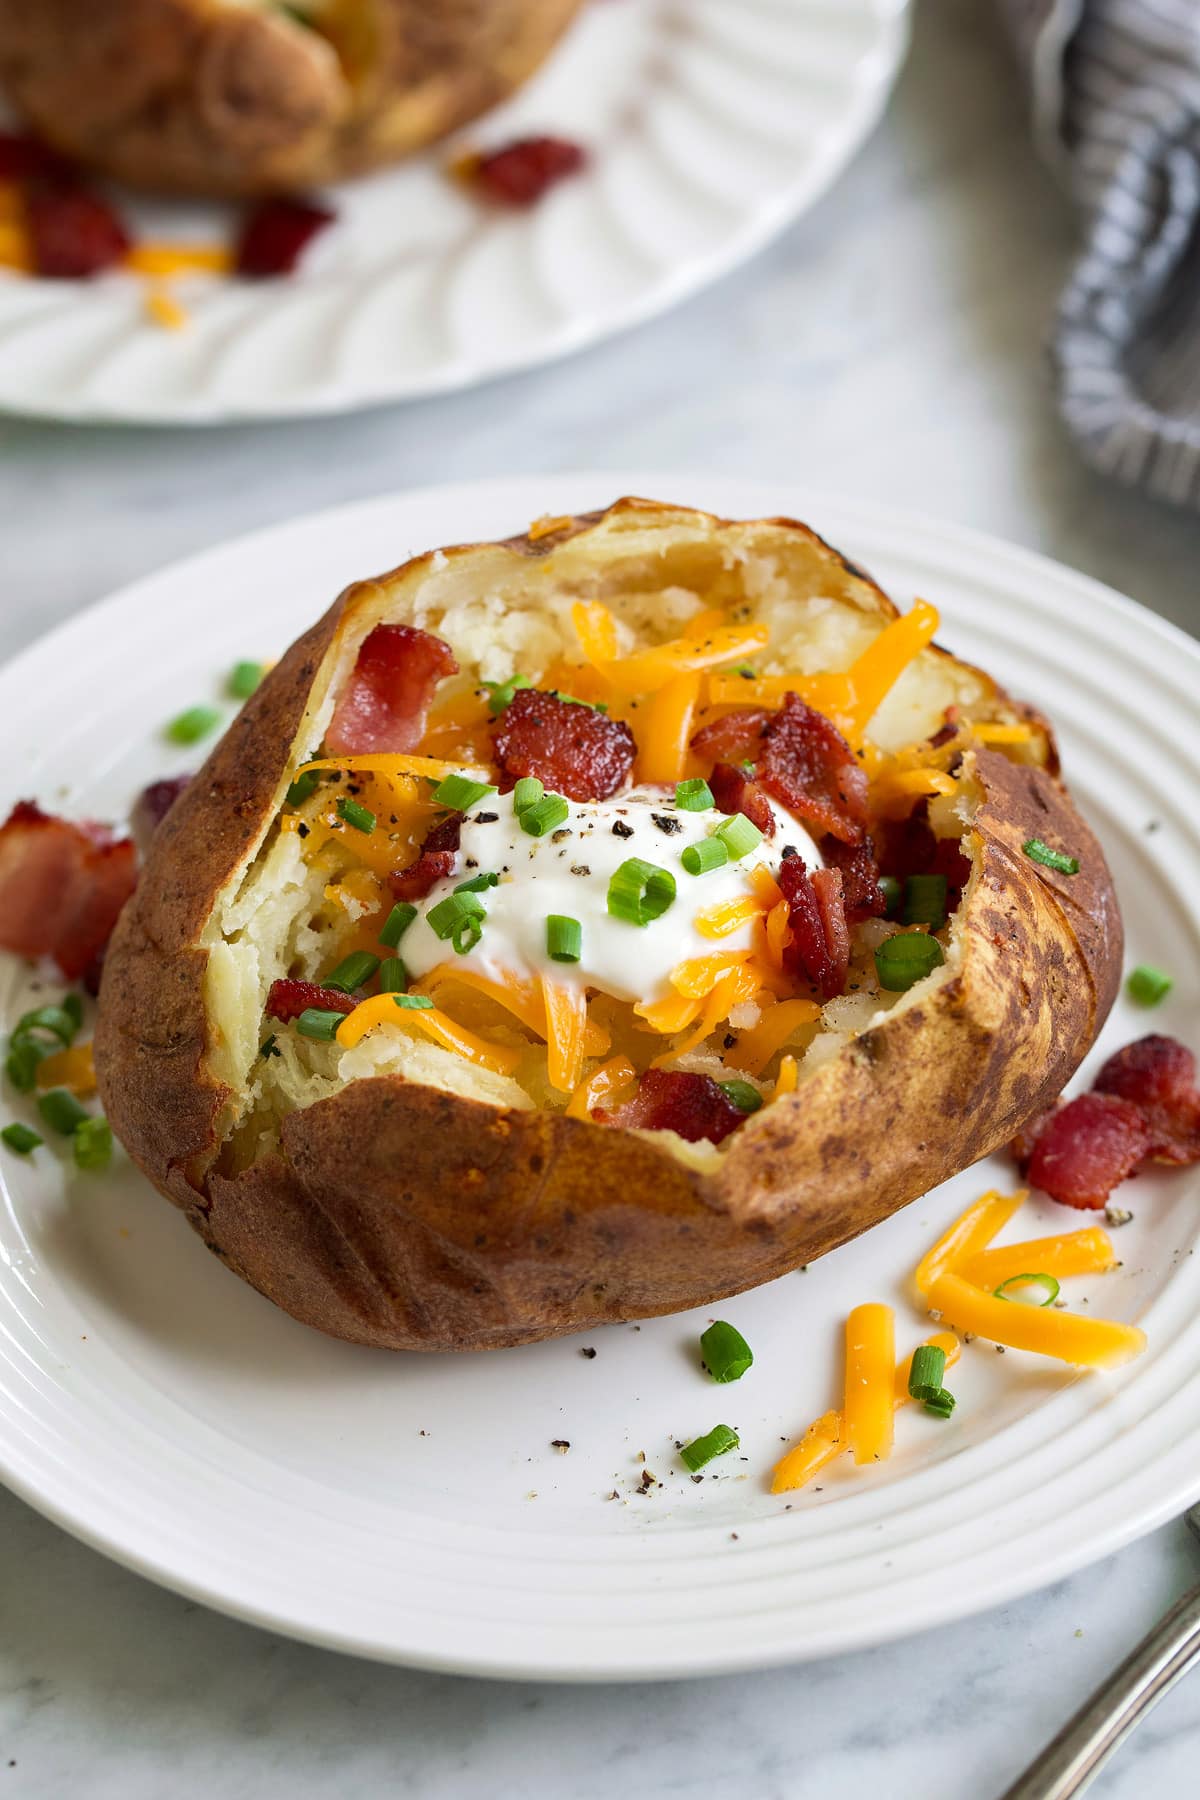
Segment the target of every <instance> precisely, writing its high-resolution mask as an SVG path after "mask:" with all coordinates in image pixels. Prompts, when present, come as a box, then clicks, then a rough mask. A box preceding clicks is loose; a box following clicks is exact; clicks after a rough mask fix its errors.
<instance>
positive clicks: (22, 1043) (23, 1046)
mask: <svg viewBox="0 0 1200 1800" xmlns="http://www.w3.org/2000/svg"><path fill="white" fill-rule="evenodd" d="M49 1055H50V1046H49V1044H39V1043H38V1041H37V1039H36V1038H31V1037H14V1038H13V1040H12V1043H11V1044H10V1046H9V1051H8V1055H7V1056H6V1057H5V1059H4V1073H5V1074H6V1075H7V1076H8V1079H9V1080H10V1081H11V1082H12V1084H13V1086H14V1087H15V1088H16V1090H17V1092H18V1094H29V1093H32V1092H33V1087H34V1083H35V1082H36V1081H37V1067H38V1064H39V1063H40V1062H41V1060H42V1058H43V1057H45V1056H49Z"/></svg>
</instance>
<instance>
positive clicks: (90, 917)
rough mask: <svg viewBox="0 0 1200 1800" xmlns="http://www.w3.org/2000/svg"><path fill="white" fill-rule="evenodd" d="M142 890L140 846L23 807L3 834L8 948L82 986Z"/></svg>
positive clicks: (3, 943)
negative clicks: (53, 966) (47, 963)
mask: <svg viewBox="0 0 1200 1800" xmlns="http://www.w3.org/2000/svg"><path fill="white" fill-rule="evenodd" d="M136 882H137V851H136V849H135V848H134V843H133V839H132V838H117V837H114V836H113V833H112V832H111V831H110V830H109V829H108V827H107V826H106V825H96V824H91V823H87V822H85V823H82V824H74V823H72V822H70V821H69V820H67V819H58V818H55V817H53V816H52V815H51V814H49V813H44V812H43V811H42V809H41V807H40V806H38V805H37V804H36V803H35V802H34V801H32V800H21V801H18V803H17V805H16V806H14V807H13V810H12V812H11V813H10V814H9V816H8V819H7V820H6V821H5V823H4V825H2V826H0V948H3V949H5V950H13V951H15V952H16V953H17V955H18V956H28V957H37V956H50V957H53V959H54V961H55V962H56V963H57V964H58V967H59V968H60V969H61V971H62V973H63V974H64V975H65V976H66V977H67V979H68V980H69V981H74V980H76V979H78V977H79V976H81V975H83V974H84V973H85V971H87V970H88V969H89V968H90V967H91V966H92V965H93V964H94V963H95V961H96V959H97V958H98V957H99V956H101V955H102V953H103V951H104V947H105V945H106V944H107V943H108V940H109V937H110V935H111V933H112V928H113V926H114V925H115V924H116V922H117V914H118V913H119V912H120V910H121V908H122V907H123V906H124V904H125V902H126V900H128V898H129V896H130V894H132V892H133V890H134V886H135V884H136Z"/></svg>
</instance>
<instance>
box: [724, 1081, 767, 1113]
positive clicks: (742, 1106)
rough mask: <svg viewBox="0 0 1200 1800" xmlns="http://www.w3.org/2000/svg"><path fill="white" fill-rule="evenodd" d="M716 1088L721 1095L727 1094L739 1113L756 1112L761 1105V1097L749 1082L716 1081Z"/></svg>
mask: <svg viewBox="0 0 1200 1800" xmlns="http://www.w3.org/2000/svg"><path fill="white" fill-rule="evenodd" d="M717 1086H718V1087H719V1088H720V1090H721V1092H722V1093H723V1094H727V1095H728V1096H729V1098H730V1099H731V1100H732V1101H733V1104H734V1105H735V1106H736V1107H737V1108H738V1111H739V1112H744V1113H753V1112H757V1111H758V1109H759V1107H760V1106H761V1105H762V1103H763V1098H762V1095H761V1094H760V1093H759V1091H758V1089H757V1088H756V1087H755V1086H754V1085H753V1083H752V1082H749V1081H718V1083H717Z"/></svg>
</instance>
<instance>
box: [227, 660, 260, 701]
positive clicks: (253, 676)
mask: <svg viewBox="0 0 1200 1800" xmlns="http://www.w3.org/2000/svg"><path fill="white" fill-rule="evenodd" d="M265 674H266V670H265V669H264V668H263V666H262V664H261V663H260V662H236V663H234V665H233V667H232V669H230V671H229V682H228V687H229V693H230V696H231V698H232V699H234V700H248V699H249V698H250V696H251V694H252V693H253V692H254V690H255V689H256V688H257V687H258V686H259V685H260V684H261V682H262V678H263V676H264V675H265Z"/></svg>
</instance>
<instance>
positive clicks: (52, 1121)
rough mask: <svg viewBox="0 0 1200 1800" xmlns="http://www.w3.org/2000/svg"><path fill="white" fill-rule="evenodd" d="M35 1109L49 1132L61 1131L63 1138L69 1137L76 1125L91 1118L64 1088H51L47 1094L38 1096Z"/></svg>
mask: <svg viewBox="0 0 1200 1800" xmlns="http://www.w3.org/2000/svg"><path fill="white" fill-rule="evenodd" d="M37 1107H38V1111H39V1112H40V1113H41V1115H42V1117H43V1119H45V1121H46V1123H47V1125H48V1126H49V1127H50V1129H51V1131H61V1132H62V1135H63V1136H64V1137H70V1135H71V1133H72V1132H73V1131H74V1130H75V1127H76V1126H77V1125H82V1124H83V1121H84V1120H85V1119H90V1118H91V1116H92V1115H91V1114H90V1113H89V1112H88V1109H87V1107H86V1106H80V1104H79V1102H78V1100H77V1099H76V1098H75V1096H74V1094H72V1093H69V1092H68V1090H67V1089H66V1088H51V1089H50V1092H49V1093H48V1094H39V1095H38V1103H37Z"/></svg>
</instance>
